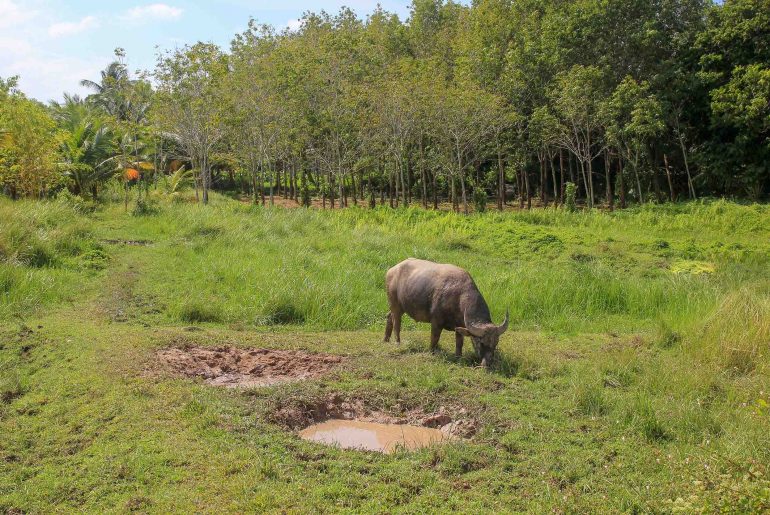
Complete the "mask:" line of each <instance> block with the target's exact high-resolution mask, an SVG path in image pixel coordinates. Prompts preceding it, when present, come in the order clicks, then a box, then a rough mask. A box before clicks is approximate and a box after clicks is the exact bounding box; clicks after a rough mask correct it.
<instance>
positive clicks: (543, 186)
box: [537, 154, 548, 207]
mask: <svg viewBox="0 0 770 515" xmlns="http://www.w3.org/2000/svg"><path fill="white" fill-rule="evenodd" d="M537 157H538V159H537V160H538V161H540V205H541V206H543V207H547V206H548V190H547V188H548V186H547V182H548V179H547V178H546V166H545V159H546V158H545V155H544V154H538V156H537Z"/></svg>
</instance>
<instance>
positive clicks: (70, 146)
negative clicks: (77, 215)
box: [51, 94, 116, 198]
mask: <svg viewBox="0 0 770 515" xmlns="http://www.w3.org/2000/svg"><path fill="white" fill-rule="evenodd" d="M51 111H52V113H53V117H54V119H55V120H56V121H57V123H58V125H59V127H60V128H61V129H62V133H63V137H62V141H61V146H60V152H61V156H62V161H63V162H62V167H63V168H64V170H65V174H67V175H69V176H70V177H71V178H72V180H73V182H74V185H75V193H76V194H78V195H82V194H83V193H84V192H85V191H88V190H89V189H90V191H91V194H92V195H93V197H94V198H96V196H97V186H98V184H99V183H100V182H102V181H104V180H106V179H108V178H109V177H111V176H112V175H114V173H115V169H116V163H115V162H114V161H115V157H116V148H115V142H114V134H113V131H112V130H111V129H110V127H109V125H108V124H107V123H106V120H105V119H104V118H103V116H102V115H100V113H99V112H98V111H96V110H95V109H94V108H93V106H92V105H91V104H89V103H88V102H85V101H84V100H83V99H81V98H80V97H78V96H77V95H74V96H71V95H68V94H65V95H64V102H62V103H61V104H60V103H56V102H52V103H51Z"/></svg>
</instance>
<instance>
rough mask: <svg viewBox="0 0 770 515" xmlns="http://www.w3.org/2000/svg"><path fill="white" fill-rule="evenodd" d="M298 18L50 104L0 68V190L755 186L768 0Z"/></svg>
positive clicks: (636, 197)
mask: <svg viewBox="0 0 770 515" xmlns="http://www.w3.org/2000/svg"><path fill="white" fill-rule="evenodd" d="M301 21H302V23H301V26H300V28H299V29H297V30H289V29H284V30H282V31H277V30H276V29H275V28H274V27H271V26H269V25H262V24H259V23H257V22H256V21H254V20H252V21H251V22H250V23H249V28H248V29H247V30H246V31H244V32H243V33H241V34H237V35H235V37H234V38H233V40H232V43H231V45H230V48H229V49H227V50H223V49H221V48H219V47H217V46H215V45H213V44H210V43H197V44H194V45H189V46H185V47H183V48H179V49H176V50H173V51H169V52H164V53H161V54H160V55H159V56H158V59H157V64H156V67H155V69H154V70H152V71H150V72H147V73H144V74H140V75H138V76H131V74H130V73H129V72H128V70H127V67H126V65H125V63H124V58H125V56H124V55H123V53H122V51H120V50H118V51H116V53H117V59H116V61H115V62H114V63H112V64H111V65H110V66H109V67H108V68H107V69H105V70H104V71H103V72H102V76H101V78H100V79H99V80H97V81H84V82H83V84H84V85H86V86H88V87H90V88H91V89H92V91H93V92H92V94H91V95H89V96H88V97H86V98H79V97H77V96H69V95H65V98H64V101H63V102H59V103H51V104H50V105H48V106H44V105H42V104H39V103H37V102H35V101H32V100H30V99H27V98H26V97H25V96H24V95H23V94H22V93H21V92H20V91H18V89H17V88H16V82H15V80H14V79H13V78H12V79H7V80H3V81H2V82H0V100H1V101H2V104H0V181H2V184H3V187H4V189H5V191H6V193H7V194H9V195H11V196H19V195H27V196H44V195H47V194H50V193H51V192H55V191H56V190H57V189H61V188H68V189H70V190H71V191H72V192H73V193H75V194H79V195H83V196H93V197H97V196H98V192H99V188H100V185H101V184H103V182H104V181H106V180H109V179H111V178H113V177H115V176H116V175H117V176H118V177H121V178H122V179H123V180H124V181H125V182H126V184H127V187H128V183H129V182H130V181H133V180H136V179H138V180H140V181H142V182H143V183H144V184H145V185H147V184H150V183H153V182H155V183H157V181H158V179H159V177H163V176H167V175H168V174H170V173H172V172H176V173H177V175H178V174H180V173H188V174H190V175H191V176H192V177H193V180H192V182H193V184H194V185H195V188H196V194H197V193H198V192H200V199H201V201H202V202H204V203H205V202H207V201H208V195H209V191H210V190H211V189H212V188H219V189H233V190H239V191H241V192H244V193H247V194H249V195H251V197H252V199H253V201H254V202H261V203H262V204H266V203H268V202H269V203H272V202H273V201H274V198H275V196H276V195H282V196H284V197H288V198H293V199H295V200H296V201H297V202H300V203H303V204H306V205H309V204H310V203H311V202H312V201H313V199H315V200H316V201H317V202H319V203H320V204H321V205H322V206H324V207H327V206H328V207H331V208H335V207H344V206H348V205H350V204H351V203H352V204H359V203H360V204H368V205H375V204H377V203H380V204H387V205H390V206H393V207H396V206H399V205H409V204H414V203H419V204H421V205H423V206H424V207H431V206H433V207H434V208H435V207H438V205H439V203H440V202H444V201H447V202H450V203H451V205H452V207H453V208H454V209H455V210H458V211H459V210H462V211H464V212H468V211H469V204H474V205H475V206H476V208H477V209H483V208H484V207H485V206H486V202H487V198H488V197H489V196H490V195H491V196H492V197H493V198H494V199H495V200H496V204H497V206H498V208H500V209H503V208H504V205H505V204H507V203H510V202H513V203H518V205H519V206H520V207H522V208H525V207H532V205H533V204H536V205H542V206H547V205H549V204H551V205H559V204H563V203H565V201H566V197H567V195H568V193H569V195H570V196H571V197H577V199H578V200H579V201H581V202H584V203H585V205H587V206H588V207H593V206H595V205H598V204H601V205H603V206H606V207H607V208H610V209H612V208H614V207H616V206H619V207H624V206H626V205H627V204H628V203H630V202H647V201H657V202H663V201H675V200H679V199H695V198H698V197H701V196H721V195H729V196H734V197H740V198H749V199H752V200H757V199H760V198H763V197H764V196H765V195H767V194H768V190H769V189H770V188H769V184H770V164H768V163H770V43H769V42H770V0H725V1H724V2H723V3H720V4H716V3H712V2H711V1H709V0H477V1H475V2H473V3H472V4H471V5H469V6H466V5H463V4H459V3H454V2H452V1H444V0H414V1H413V3H412V5H411V10H410V14H409V16H408V18H407V19H406V20H400V19H399V18H398V17H397V16H396V15H395V14H393V13H390V12H387V11H385V10H383V9H381V8H378V9H377V10H375V11H374V12H373V13H371V14H369V15H368V16H366V18H364V19H362V18H360V17H358V16H357V15H356V14H355V13H354V12H353V11H351V10H349V9H342V10H341V11H340V12H339V13H337V14H334V15H330V14H327V13H325V12H321V13H307V14H305V15H304V17H303V18H302V20H301ZM180 168H181V170H180ZM127 169H128V170H133V171H134V172H135V173H134V174H133V175H132V176H131V177H128V176H127V175H126V170H127ZM568 186H569V187H568Z"/></svg>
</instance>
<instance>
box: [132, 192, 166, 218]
mask: <svg viewBox="0 0 770 515" xmlns="http://www.w3.org/2000/svg"><path fill="white" fill-rule="evenodd" d="M159 212H160V208H159V206H158V202H157V201H156V200H154V199H151V198H148V197H146V196H144V197H139V198H137V199H136V204H134V210H133V211H132V212H131V214H132V215H133V216H150V215H157V214H158V213H159Z"/></svg>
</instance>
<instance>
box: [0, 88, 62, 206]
mask: <svg viewBox="0 0 770 515" xmlns="http://www.w3.org/2000/svg"><path fill="white" fill-rule="evenodd" d="M16 85H17V78H16V77H11V78H10V79H7V80H3V79H2V78H0V184H2V186H3V188H4V189H5V190H6V191H7V192H8V193H9V194H10V195H11V197H13V198H16V196H17V195H22V196H27V197H42V196H44V195H46V194H47V193H48V192H50V191H51V190H52V189H54V188H56V187H58V186H60V185H62V184H63V183H64V178H63V176H62V175H61V174H60V173H59V170H58V168H57V167H56V161H57V154H56V149H57V146H58V142H57V136H56V124H55V123H54V120H53V119H52V118H51V116H50V114H49V113H48V111H47V110H46V108H45V107H44V106H43V105H42V104H40V103H39V102H36V101H34V100H30V99H28V98H27V97H25V96H24V95H23V94H22V93H21V92H19V91H18V90H17V89H16Z"/></svg>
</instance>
